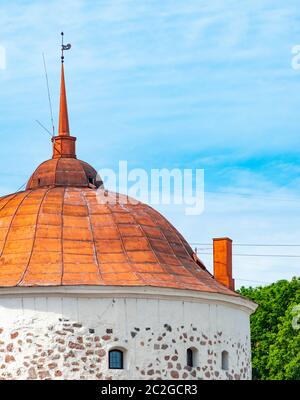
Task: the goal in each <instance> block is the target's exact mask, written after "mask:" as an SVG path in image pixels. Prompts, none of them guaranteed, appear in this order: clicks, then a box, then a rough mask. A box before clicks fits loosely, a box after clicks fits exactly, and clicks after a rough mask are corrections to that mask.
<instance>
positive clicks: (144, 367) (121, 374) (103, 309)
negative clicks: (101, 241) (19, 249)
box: [0, 298, 251, 379]
mask: <svg viewBox="0 0 300 400" xmlns="http://www.w3.org/2000/svg"><path fill="white" fill-rule="evenodd" d="M28 301H29V300H28V299H26V300H25V302H24V299H23V301H22V302H21V300H20V302H19V300H15V299H14V300H13V299H11V300H8V299H6V300H5V301H2V307H0V379H251V365H250V344H249V335H248V330H247V327H246V328H245V327H244V328H242V329H241V326H240V327H238V324H242V325H243V323H244V324H245V316H244V315H243V313H241V312H240V311H239V310H236V309H235V310H234V311H233V312H232V310H230V309H229V310H227V312H225V307H221V306H218V305H215V306H212V305H209V304H203V305H202V304H198V305H197V304H195V303H185V304H184V305H183V304H180V302H177V304H175V305H174V304H173V302H171V304H163V305H161V304H160V303H161V302H164V300H159V301H153V300H141V299H140V300H137V299H131V300H126V299H63V298H60V299H51V301H46V300H45V299H31V303H28ZM26 302H27V305H29V304H31V307H30V308H27V307H26V306H25V304H26ZM82 302H83V303H85V302H86V303H87V304H81V306H82V305H83V306H84V307H81V306H80V303H82ZM137 302H138V303H142V304H137ZM46 303H47V307H45V305H46ZM143 303H144V304H143ZM167 303H168V302H167ZM175 303H176V302H175ZM0 304H1V301H0ZM22 304H23V306H22ZM33 304H35V307H33V306H32V305H33ZM42 304H43V305H44V307H41V305H42ZM54 304H56V310H54V309H53V305H54ZM57 304H61V308H62V311H63V312H62V313H59V312H57ZM12 305H14V307H12ZM18 305H19V306H20V308H19V307H18ZM66 305H68V307H66ZM76 305H77V307H76ZM9 306H10V307H9ZM174 306H175V308H176V306H177V317H176V318H172V315H174V313H173V310H172V307H173V308H174ZM197 306H198V311H199V313H198V315H197V314H196V313H195V312H194V309H195V307H196V309H197ZM140 307H142V308H143V309H144V312H145V314H144V315H141V314H137V315H136V316H135V317H134V316H133V315H134V313H133V311H134V310H135V311H136V312H137V311H138V309H139V308H140ZM149 307H151V309H152V313H147V309H149ZM218 307H219V308H220V307H221V308H222V309H221V310H220V311H221V312H222V314H223V317H225V319H227V323H226V325H224V326H223V327H222V324H223V319H222V320H219V321H217V320H214V318H217V316H218V310H217V308H218ZM47 308H48V309H47ZM83 308H85V310H88V309H89V312H88V313H87V312H83ZM132 308H134V310H133V309H132ZM167 309H169V312H168V314H165V310H167ZM189 309H190V312H189ZM54 311H55V312H54ZM155 311H156V312H155ZM175 311H176V310H175ZM182 311H183V312H182ZM224 313H225V315H224ZM126 314H127V316H126ZM204 314H206V317H207V318H208V320H207V319H206V320H204V319H203V320H202V317H204ZM75 315H76V317H77V318H74V316H75ZM201 315H202V317H201ZM230 315H232V318H233V319H232V321H230ZM147 316H148V318H147ZM228 318H229V319H228ZM224 321H225V320H224ZM230 332H231V333H230ZM113 348H119V349H122V350H124V370H110V369H108V352H109V350H110V349H113ZM188 348H192V349H193V350H194V354H195V367H193V368H192V367H188V366H187V365H186V350H187V349H188ZM223 350H226V351H228V353H229V369H228V370H226V371H225V370H222V368H221V353H222V351H223Z"/></svg>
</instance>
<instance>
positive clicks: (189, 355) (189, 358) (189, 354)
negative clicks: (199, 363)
mask: <svg viewBox="0 0 300 400" xmlns="http://www.w3.org/2000/svg"><path fill="white" fill-rule="evenodd" d="M186 365H187V366H188V367H193V366H194V352H193V350H192V349H187V351H186Z"/></svg>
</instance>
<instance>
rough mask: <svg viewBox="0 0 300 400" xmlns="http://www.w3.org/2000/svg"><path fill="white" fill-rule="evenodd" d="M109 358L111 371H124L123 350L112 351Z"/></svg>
mask: <svg viewBox="0 0 300 400" xmlns="http://www.w3.org/2000/svg"><path fill="white" fill-rule="evenodd" d="M108 356H109V368H110V369H123V352H122V351H121V350H111V351H110V352H109V355H108Z"/></svg>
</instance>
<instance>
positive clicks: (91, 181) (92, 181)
mask: <svg viewBox="0 0 300 400" xmlns="http://www.w3.org/2000/svg"><path fill="white" fill-rule="evenodd" d="M89 183H90V184H91V185H94V179H93V178H92V177H91V176H89Z"/></svg>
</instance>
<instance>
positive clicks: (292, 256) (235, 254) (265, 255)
mask: <svg viewBox="0 0 300 400" xmlns="http://www.w3.org/2000/svg"><path fill="white" fill-rule="evenodd" d="M202 254H207V255H212V253H201V252H200V255H202ZM232 255H233V256H242V257H278V258H286V257H287V258H290V257H291V258H300V255H297V254H245V253H233V254H232Z"/></svg>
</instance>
